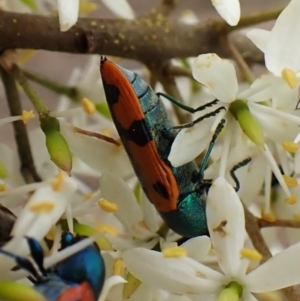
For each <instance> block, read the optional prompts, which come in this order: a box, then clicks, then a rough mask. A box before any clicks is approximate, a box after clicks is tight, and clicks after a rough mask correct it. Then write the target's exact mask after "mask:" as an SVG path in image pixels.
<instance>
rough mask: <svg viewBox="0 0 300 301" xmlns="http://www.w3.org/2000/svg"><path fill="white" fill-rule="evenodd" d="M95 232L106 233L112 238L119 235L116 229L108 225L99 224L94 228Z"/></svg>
mask: <svg viewBox="0 0 300 301" xmlns="http://www.w3.org/2000/svg"><path fill="white" fill-rule="evenodd" d="M96 231H98V232H100V233H108V234H110V235H112V236H117V235H118V234H119V231H118V229H117V228H115V227H113V226H111V225H108V224H100V225H98V226H97V227H96Z"/></svg>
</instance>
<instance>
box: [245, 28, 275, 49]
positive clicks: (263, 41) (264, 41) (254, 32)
mask: <svg viewBox="0 0 300 301" xmlns="http://www.w3.org/2000/svg"><path fill="white" fill-rule="evenodd" d="M247 37H248V38H249V39H250V40H251V41H252V42H253V43H254V44H255V46H256V47H257V48H259V49H260V50H261V51H262V52H265V50H266V48H267V45H268V42H269V40H270V38H271V32H270V31H269V30H265V29H258V28H255V29H251V30H249V31H248V32H247Z"/></svg>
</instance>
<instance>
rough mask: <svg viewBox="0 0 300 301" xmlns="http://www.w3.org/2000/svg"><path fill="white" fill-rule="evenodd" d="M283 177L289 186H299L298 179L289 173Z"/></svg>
mask: <svg viewBox="0 0 300 301" xmlns="http://www.w3.org/2000/svg"><path fill="white" fill-rule="evenodd" d="M283 179H284V181H285V183H286V185H287V186H288V187H291V188H295V187H297V186H298V181H297V180H296V179H295V178H292V177H290V176H287V175H283Z"/></svg>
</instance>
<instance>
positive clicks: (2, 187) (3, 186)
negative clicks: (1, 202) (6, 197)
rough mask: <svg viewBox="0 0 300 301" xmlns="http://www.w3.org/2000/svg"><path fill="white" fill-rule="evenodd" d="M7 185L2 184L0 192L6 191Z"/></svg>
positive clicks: (0, 184)
mask: <svg viewBox="0 0 300 301" xmlns="http://www.w3.org/2000/svg"><path fill="white" fill-rule="evenodd" d="M6 189H7V185H6V183H0V191H6Z"/></svg>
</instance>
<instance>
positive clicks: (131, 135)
mask: <svg viewBox="0 0 300 301" xmlns="http://www.w3.org/2000/svg"><path fill="white" fill-rule="evenodd" d="M100 73H101V77H102V81H103V87H104V91H105V95H106V100H107V103H108V106H109V109H110V112H111V116H112V119H113V121H114V124H115V126H116V128H117V131H118V133H119V135H120V138H121V140H122V143H123V145H124V148H125V150H126V152H127V154H128V156H129V159H130V161H131V163H132V166H133V168H134V171H135V173H136V175H137V177H138V179H139V181H140V183H141V186H142V188H143V190H144V192H145V194H146V195H147V197H148V199H149V200H150V201H151V202H152V203H153V204H154V206H155V207H156V209H157V210H158V212H159V214H160V215H161V217H162V218H163V220H164V221H165V223H166V224H167V225H168V227H169V228H170V229H172V230H173V231H175V232H176V233H178V234H180V235H182V236H184V237H194V236H199V235H208V229H207V222H206V212H205V211H206V210H205V208H206V195H207V192H208V189H209V188H210V186H211V183H212V182H211V180H206V179H204V170H205V169H206V166H207V163H208V159H209V156H210V153H211V151H212V148H213V146H214V143H215V141H216V139H217V137H218V135H219V133H220V132H221V130H222V128H223V127H224V123H225V120H224V119H223V120H222V121H221V122H220V123H219V125H218V127H217V129H216V131H215V133H214V135H213V137H212V140H211V142H210V144H209V146H208V149H207V152H206V154H205V156H204V158H203V160H202V164H201V165H200V167H199V169H198V167H197V166H196V165H195V163H194V162H189V163H187V164H184V165H182V166H180V167H173V166H172V165H171V163H170V162H169V161H168V155H169V153H170V150H171V146H172V143H173V141H174V139H175V137H176V135H177V134H178V130H179V129H182V128H184V127H190V126H193V125H194V124H195V123H196V122H199V121H201V120H203V119H205V118H209V117H212V116H215V115H216V114H217V113H219V112H220V111H221V110H223V109H225V108H224V107H219V108H218V109H216V110H214V111H212V112H210V113H208V114H206V115H204V116H201V117H199V118H198V119H196V120H195V121H193V122H191V123H189V124H186V125H182V126H174V125H173V124H172V122H171V120H170V119H169V117H168V114H167V111H166V108H165V106H164V104H163V102H162V100H161V96H164V97H166V98H168V99H169V100H170V101H172V102H173V103H175V104H176V105H178V106H180V107H181V108H182V109H185V110H187V111H189V112H191V113H194V112H196V111H200V110H203V109H204V108H206V107H209V106H212V105H214V104H216V103H217V100H214V101H212V102H210V103H208V104H206V105H204V106H201V107H198V108H196V109H193V108H190V107H187V106H185V105H183V104H181V103H178V102H177V101H175V100H174V99H172V98H170V97H168V96H167V95H164V94H156V93H155V92H154V91H153V90H152V88H151V87H150V86H149V85H148V84H147V83H146V82H145V81H144V80H142V79H141V78H140V77H139V76H138V75H137V74H135V73H134V72H132V71H130V70H127V69H125V68H122V67H120V66H118V65H116V64H114V63H113V62H111V61H109V60H108V59H106V58H104V57H101V64H100ZM241 164H242V165H245V164H246V163H240V164H239V166H238V167H240V166H241ZM236 169H237V168H236V167H234V169H233V171H232V175H233V179H234V180H235V182H236V184H237V187H238V186H239V183H238V180H237V178H236V177H235V175H234V171H235V170H236Z"/></svg>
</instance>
